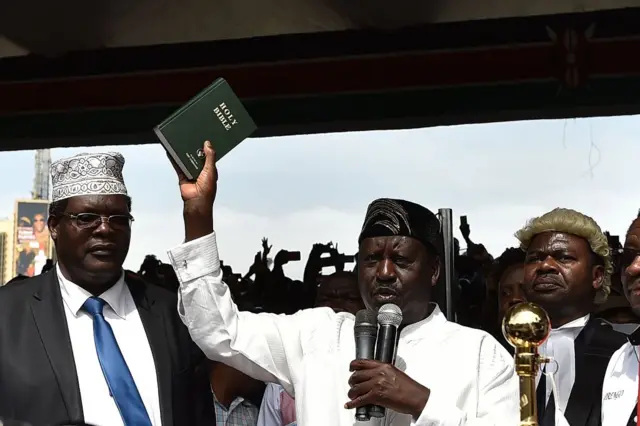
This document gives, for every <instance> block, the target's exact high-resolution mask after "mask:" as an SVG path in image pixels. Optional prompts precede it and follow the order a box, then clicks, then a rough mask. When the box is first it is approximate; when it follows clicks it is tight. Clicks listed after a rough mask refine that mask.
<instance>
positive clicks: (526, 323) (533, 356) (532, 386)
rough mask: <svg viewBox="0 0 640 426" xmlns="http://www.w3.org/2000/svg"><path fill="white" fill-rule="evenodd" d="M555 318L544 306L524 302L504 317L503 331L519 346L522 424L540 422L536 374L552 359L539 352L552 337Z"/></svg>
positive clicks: (527, 425)
mask: <svg viewBox="0 0 640 426" xmlns="http://www.w3.org/2000/svg"><path fill="white" fill-rule="evenodd" d="M550 332H551V321H550V320H549V316H548V315H547V313H546V312H545V310H544V309H542V307H540V306H538V305H536V304H534V303H528V302H523V303H519V304H517V305H515V306H512V307H511V308H510V309H509V310H508V311H507V313H506V314H505V316H504V319H503V320H502V334H503V335H504V337H505V339H507V342H509V344H510V345H511V346H513V347H514V348H515V355H514V359H515V369H516V374H517V375H518V378H519V379H520V426H538V413H537V405H536V376H537V375H538V371H539V369H540V365H541V364H544V363H547V362H549V361H550V359H549V358H545V357H542V356H540V355H539V354H538V347H539V346H540V345H542V344H543V343H544V342H545V340H547V338H548V337H549V333H550Z"/></svg>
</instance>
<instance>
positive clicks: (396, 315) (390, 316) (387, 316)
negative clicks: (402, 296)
mask: <svg viewBox="0 0 640 426" xmlns="http://www.w3.org/2000/svg"><path fill="white" fill-rule="evenodd" d="M378 322H379V323H380V325H393V326H395V327H399V326H400V324H402V310H401V309H400V308H399V307H398V306H397V305H394V304H393V303H387V304H386V305H382V307H381V308H380V310H378Z"/></svg>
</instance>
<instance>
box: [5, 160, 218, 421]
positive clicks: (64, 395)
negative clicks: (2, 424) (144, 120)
mask: <svg viewBox="0 0 640 426" xmlns="http://www.w3.org/2000/svg"><path fill="white" fill-rule="evenodd" d="M124 164H125V160H124V158H123V157H122V155H121V154H119V153H96V154H79V155H76V156H73V157H71V158H66V159H63V160H59V161H56V162H54V163H53V164H52V165H51V178H52V185H53V199H52V202H51V204H50V205H49V219H48V227H49V231H50V234H51V238H52V239H53V241H54V243H55V247H56V254H57V258H58V263H57V264H56V265H55V267H54V268H53V269H51V270H50V271H48V272H46V273H43V274H41V275H38V276H36V277H34V278H29V279H26V280H23V281H22V282H20V283H19V284H15V285H11V286H5V287H3V288H0V417H2V416H7V417H10V418H13V419H16V420H20V421H25V422H28V423H30V424H31V425H33V426H45V425H52V424H63V423H64V424H70V423H75V422H86V423H92V424H96V425H108V426H112V425H114V426H117V425H125V426H134V425H135V426H182V425H191V424H196V425H197V424H202V423H200V421H201V419H200V418H197V417H196V416H199V417H202V416H206V415H207V413H206V412H203V411H201V410H202V406H201V405H198V404H200V401H199V399H198V398H196V397H195V395H194V392H198V394H201V395H206V393H207V388H206V387H205V388H203V389H200V390H199V389H195V388H194V387H193V383H194V367H195V363H197V362H199V358H198V356H197V355H195V356H191V353H193V354H197V353H199V351H197V349H196V348H195V346H194V345H193V344H192V342H191V341H190V338H189V334H188V330H187V329H186V327H184V325H183V324H182V322H181V321H180V318H179V317H178V315H177V314H176V312H175V306H176V303H177V300H176V295H175V294H172V293H170V292H168V291H166V290H164V289H162V288H160V287H157V286H153V285H147V284H146V283H145V282H144V281H142V279H141V278H139V277H135V276H133V275H131V274H125V272H124V270H123V269H122V264H123V263H124V260H125V258H126V256H127V252H128V250H129V243H130V239H131V224H132V222H133V217H132V216H131V198H130V197H129V195H128V193H127V188H126V186H125V183H124V179H123V176H122V169H123V167H124ZM190 348H193V349H194V350H193V351H191V350H190ZM196 411H197V412H198V414H196ZM212 421H213V420H211V419H208V420H207V423H208V424H212V423H211V422H212Z"/></svg>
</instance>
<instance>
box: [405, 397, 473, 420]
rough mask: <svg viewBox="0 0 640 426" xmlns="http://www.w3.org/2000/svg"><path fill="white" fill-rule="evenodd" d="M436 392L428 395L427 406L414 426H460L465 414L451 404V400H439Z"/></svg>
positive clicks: (465, 417) (465, 418)
mask: <svg viewBox="0 0 640 426" xmlns="http://www.w3.org/2000/svg"><path fill="white" fill-rule="evenodd" d="M439 395H442V394H438V393H437V392H435V393H434V392H432V393H431V395H429V400H428V401H427V405H425V406H424V410H422V414H420V417H418V419H417V420H416V422H415V426H462V425H464V424H465V423H466V420H467V414H466V413H465V412H464V411H462V410H461V409H459V408H458V407H456V406H455V405H453V404H451V398H446V399H445V398H440V397H439Z"/></svg>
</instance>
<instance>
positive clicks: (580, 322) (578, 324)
mask: <svg viewBox="0 0 640 426" xmlns="http://www.w3.org/2000/svg"><path fill="white" fill-rule="evenodd" d="M590 317H591V315H590V314H587V315H585V316H583V317H580V318H577V319H574V320H573V321H570V322H568V323H566V324H564V325H561V326H560V327H558V328H554V329H553V330H551V331H552V332H553V331H554V330H555V331H559V330H569V329H578V328H580V329H581V328H584V326H585V325H587V322H589V318H590Z"/></svg>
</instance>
